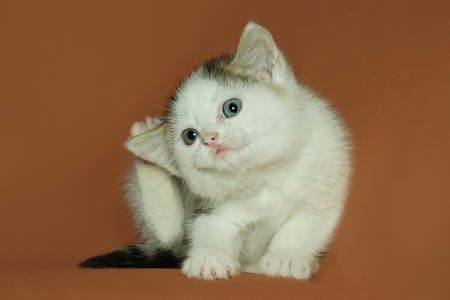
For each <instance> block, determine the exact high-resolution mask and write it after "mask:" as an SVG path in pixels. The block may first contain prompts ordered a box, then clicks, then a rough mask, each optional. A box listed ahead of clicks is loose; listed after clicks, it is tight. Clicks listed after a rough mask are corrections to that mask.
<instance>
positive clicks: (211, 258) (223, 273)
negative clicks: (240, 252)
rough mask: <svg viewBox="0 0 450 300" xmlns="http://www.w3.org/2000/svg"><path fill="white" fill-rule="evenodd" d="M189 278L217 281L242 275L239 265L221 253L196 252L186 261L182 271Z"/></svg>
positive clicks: (209, 251)
mask: <svg viewBox="0 0 450 300" xmlns="http://www.w3.org/2000/svg"><path fill="white" fill-rule="evenodd" d="M181 272H183V274H184V275H186V276H187V277H188V278H195V279H203V280H216V279H228V278H233V277H235V276H238V275H239V274H240V272H241V271H240V266H239V263H238V262H237V261H236V260H235V259H233V258H232V257H231V256H230V255H228V254H226V253H224V252H221V251H211V250H203V251H195V252H194V253H191V255H190V256H189V257H188V258H187V259H186V260H185V262H184V263H183V267H182V269H181Z"/></svg>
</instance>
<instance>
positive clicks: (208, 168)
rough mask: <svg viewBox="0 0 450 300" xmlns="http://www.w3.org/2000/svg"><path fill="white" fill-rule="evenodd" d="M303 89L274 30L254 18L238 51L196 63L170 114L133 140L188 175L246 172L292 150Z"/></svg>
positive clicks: (149, 156)
mask: <svg viewBox="0 0 450 300" xmlns="http://www.w3.org/2000/svg"><path fill="white" fill-rule="evenodd" d="M297 89H298V86H297V83H296V80H295V78H294V76H293V74H292V71H291V69H290V67H289V66H288V65H287V63H286V61H285V59H284V57H283V56H282V54H281V52H280V51H279V50H278V48H277V47H276V45H275V43H274V41H273V39H272V36H271V35H270V33H269V32H268V31H267V30H266V29H264V28H263V27H261V26H259V25H257V24H255V23H249V24H248V25H247V26H246V27H245V29H244V31H243V33H242V36H241V39H240V42H239V45H238V48H237V51H236V53H235V55H234V56H231V57H222V58H216V59H213V60H211V61H209V62H208V63H206V64H205V65H203V66H201V67H200V68H198V69H197V70H195V71H194V72H193V73H192V74H191V75H190V76H189V77H188V78H186V79H185V80H184V82H183V83H182V84H181V85H180V87H179V88H178V90H177V91H176V93H175V96H174V97H173V99H172V100H171V102H170V104H169V107H168V110H167V122H165V123H164V124H163V125H161V126H160V127H159V128H157V129H155V130H153V131H150V132H147V133H144V134H141V135H138V136H136V137H134V138H132V139H130V140H129V141H128V142H127V148H128V149H129V150H130V151H131V152H133V153H134V154H135V155H137V156H139V157H142V158H144V159H146V160H149V161H152V162H154V163H156V164H158V165H161V166H163V167H165V168H166V169H168V170H169V171H170V172H171V173H172V174H174V175H177V176H181V177H184V178H188V177H189V176H194V175H195V173H196V172H206V173H208V174H210V175H213V174H214V173H216V174H218V173H220V174H226V173H228V174H232V173H236V172H239V173H245V172H246V171H247V170H249V169H252V168H255V167H259V166H263V165H265V164H269V163H271V162H273V161H276V160H279V159H280V158H283V156H286V155H289V151H290V150H289V149H292V147H291V146H292V143H295V142H294V141H295V138H294V135H296V134H298V133H297V132H293V123H292V122H296V118H295V117H296V111H298V105H299V103H298V101H293V94H294V93H296V91H297ZM294 127H295V126H294Z"/></svg>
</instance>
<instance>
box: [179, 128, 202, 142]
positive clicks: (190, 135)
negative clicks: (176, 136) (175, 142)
mask: <svg viewBox="0 0 450 300" xmlns="http://www.w3.org/2000/svg"><path fill="white" fill-rule="evenodd" d="M182 135H183V141H184V143H185V144H186V145H192V144H193V143H194V142H195V140H196V139H197V136H198V133H197V131H196V130H195V129H192V128H189V129H186V130H185V131H183V134H182Z"/></svg>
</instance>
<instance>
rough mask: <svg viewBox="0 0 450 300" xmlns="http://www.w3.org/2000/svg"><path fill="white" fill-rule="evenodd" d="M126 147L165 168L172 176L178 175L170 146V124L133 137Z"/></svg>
mask: <svg viewBox="0 0 450 300" xmlns="http://www.w3.org/2000/svg"><path fill="white" fill-rule="evenodd" d="M125 147H126V148H127V149H128V150H130V151H131V152H132V153H133V154H134V155H136V156H138V157H140V158H142V159H145V160H147V161H149V162H152V163H155V164H157V165H159V166H161V167H163V168H165V169H166V170H167V171H169V172H170V174H172V175H178V171H177V169H176V167H175V161H174V159H173V156H172V151H171V146H170V133H169V123H164V124H162V125H161V126H159V127H158V128H156V129H154V130H151V131H148V132H144V133H142V134H139V135H137V136H134V137H132V138H131V139H129V140H128V141H127V142H126V143H125Z"/></svg>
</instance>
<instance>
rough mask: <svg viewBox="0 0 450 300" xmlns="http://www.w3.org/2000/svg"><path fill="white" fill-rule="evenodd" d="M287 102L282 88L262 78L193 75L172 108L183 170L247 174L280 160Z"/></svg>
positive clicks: (178, 161)
mask: <svg viewBox="0 0 450 300" xmlns="http://www.w3.org/2000/svg"><path fill="white" fill-rule="evenodd" d="M283 101H285V99H283V96H282V94H281V93H280V91H276V90H273V89H271V88H270V86H269V85H267V84H265V83H262V82H253V83H247V84H245V83H242V82H226V83H225V82H220V81H217V80H215V79H208V78H203V76H199V75H198V74H196V73H194V74H193V75H192V76H191V78H189V79H188V80H187V82H186V83H185V84H184V85H183V86H182V88H181V89H180V90H179V91H178V92H177V100H176V101H174V103H173V104H172V108H171V110H172V112H171V115H172V116H175V118H174V119H173V125H172V137H173V155H174V159H175V161H176V164H177V165H178V166H179V169H180V171H181V172H182V173H183V174H184V175H185V176H188V174H189V173H190V172H191V171H193V170H195V169H197V170H199V169H201V170H205V171H207V170H210V171H220V172H224V171H226V172H230V171H233V172H239V171H241V172H242V171H246V170H247V169H249V168H252V167H255V166H257V165H261V164H264V163H267V162H269V161H271V160H272V159H275V158H276V157H277V155H279V153H277V152H279V150H280V148H282V147H283V146H286V145H285V143H284V142H283V139H284V137H283V132H282V131H283V128H284V126H283V119H284V118H286V116H287V115H289V112H288V111H286V108H287V107H289V106H286V103H282V102H283ZM275 120H276V121H275ZM280 131H281V132H280ZM283 144H284V145H283Z"/></svg>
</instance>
